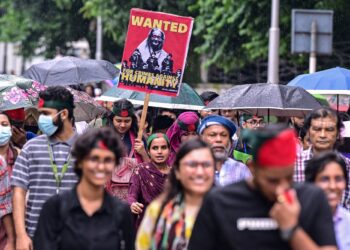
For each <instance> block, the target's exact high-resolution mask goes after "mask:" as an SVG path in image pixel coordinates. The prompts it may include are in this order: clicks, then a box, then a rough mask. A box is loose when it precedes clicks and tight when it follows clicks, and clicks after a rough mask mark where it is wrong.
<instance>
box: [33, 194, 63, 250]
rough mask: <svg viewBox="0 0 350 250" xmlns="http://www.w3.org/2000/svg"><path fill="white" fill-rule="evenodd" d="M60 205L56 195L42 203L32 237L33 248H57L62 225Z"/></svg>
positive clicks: (39, 249) (42, 249)
mask: <svg viewBox="0 0 350 250" xmlns="http://www.w3.org/2000/svg"><path fill="white" fill-rule="evenodd" d="M60 207H61V206H60V200H59V196H58V195H55V196H52V197H51V198H49V199H48V200H47V201H46V202H45V203H44V205H43V208H42V209H41V212H40V217H39V221H38V225H37V228H36V231H35V234H34V238H33V243H34V244H33V245H34V249H35V250H47V249H50V250H57V249H59V237H58V234H59V233H60V226H61V225H62V224H61V223H60V222H61V216H60V212H61V209H60Z"/></svg>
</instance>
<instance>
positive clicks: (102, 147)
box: [97, 140, 109, 150]
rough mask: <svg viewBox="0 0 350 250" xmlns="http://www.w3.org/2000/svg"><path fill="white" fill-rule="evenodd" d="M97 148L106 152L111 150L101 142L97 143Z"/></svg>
mask: <svg viewBox="0 0 350 250" xmlns="http://www.w3.org/2000/svg"><path fill="white" fill-rule="evenodd" d="M97 147H98V148H100V149H104V150H109V148H108V147H107V145H106V144H105V143H104V141H102V140H100V141H98V142H97Z"/></svg>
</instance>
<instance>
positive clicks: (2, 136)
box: [0, 126, 12, 146]
mask: <svg viewBox="0 0 350 250" xmlns="http://www.w3.org/2000/svg"><path fill="white" fill-rule="evenodd" d="M11 136H12V131H11V127H10V126H0V146H4V145H5V144H6V143H8V142H9V141H10V139H11Z"/></svg>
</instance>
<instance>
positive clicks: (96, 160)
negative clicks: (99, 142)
mask: <svg viewBox="0 0 350 250" xmlns="http://www.w3.org/2000/svg"><path fill="white" fill-rule="evenodd" d="M87 160H88V162H89V163H90V164H93V165H94V166H98V165H100V164H101V163H102V164H103V165H105V166H114V165H115V159H114V158H112V157H106V158H103V159H100V157H98V156H91V157H88V158H87Z"/></svg>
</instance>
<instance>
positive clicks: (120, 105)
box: [112, 99, 139, 135]
mask: <svg viewBox="0 0 350 250" xmlns="http://www.w3.org/2000/svg"><path fill="white" fill-rule="evenodd" d="M114 109H118V110H122V109H127V110H130V112H132V113H133V114H132V115H131V119H132V122H131V128H130V130H131V131H132V132H133V133H134V134H135V135H137V133H138V130H139V127H138V126H137V118H136V115H135V109H134V106H133V105H132V103H131V102H130V101H128V100H127V99H121V100H118V101H116V102H114V103H113V109H112V110H114ZM114 116H115V114H114V113H112V119H113V118H114ZM112 124H113V122H112Z"/></svg>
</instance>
